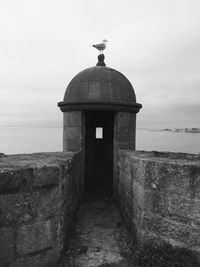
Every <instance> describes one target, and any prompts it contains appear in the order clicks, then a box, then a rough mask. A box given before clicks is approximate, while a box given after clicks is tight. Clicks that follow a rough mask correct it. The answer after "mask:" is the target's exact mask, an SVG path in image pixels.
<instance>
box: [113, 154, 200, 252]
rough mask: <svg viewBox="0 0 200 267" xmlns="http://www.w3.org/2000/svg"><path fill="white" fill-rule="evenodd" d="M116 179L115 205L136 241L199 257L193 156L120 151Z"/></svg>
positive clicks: (196, 160) (198, 165) (197, 160)
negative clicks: (116, 201)
mask: <svg viewBox="0 0 200 267" xmlns="http://www.w3.org/2000/svg"><path fill="white" fill-rule="evenodd" d="M118 175H119V179H115V181H118V180H119V181H120V187H119V186H118V187H116V188H118V197H119V200H118V203H120V207H121V211H122V214H124V218H125V221H126V223H127V225H128V226H129V228H130V229H135V230H134V231H135V233H136V237H137V239H138V241H140V242H142V243H143V242H147V243H148V244H150V243H152V244H156V245H157V246H160V245H161V244H163V242H165V243H166V242H167V243H170V244H171V245H173V246H178V247H184V248H187V249H189V250H193V251H195V252H196V253H199V247H200V236H199V231H200V209H199V204H200V198H199V192H200V182H199V181H200V157H199V156H197V155H189V154H180V153H161V152H144V151H143V152H142V151H135V152H134V151H120V152H119V159H118ZM129 186H131V190H130V189H129ZM126 192H128V193H129V194H127V193H126ZM130 201H132V202H131V203H130ZM130 204H131V206H132V210H131V212H130ZM131 216H132V218H131Z"/></svg>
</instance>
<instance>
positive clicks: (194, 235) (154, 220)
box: [142, 212, 200, 247]
mask: <svg viewBox="0 0 200 267" xmlns="http://www.w3.org/2000/svg"><path fill="white" fill-rule="evenodd" d="M142 228H143V229H145V230H146V231H148V232H151V233H152V235H158V236H159V237H160V236H163V237H165V238H166V239H169V238H171V239H173V240H175V241H177V242H180V243H183V244H185V246H186V247H199V246H200V236H199V231H200V226H197V225H190V226H189V225H186V224H184V223H180V222H175V221H172V220H169V219H166V218H164V217H162V216H159V215H156V214H155V213H150V212H148V213H145V215H144V218H143V223H142Z"/></svg>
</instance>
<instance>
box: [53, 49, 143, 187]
mask: <svg viewBox="0 0 200 267" xmlns="http://www.w3.org/2000/svg"><path fill="white" fill-rule="evenodd" d="M104 58H105V57H104V55H103V54H100V55H99V56H98V62H97V64H96V66H94V67H90V68H87V69H85V70H83V71H81V72H79V73H78V74H77V75H76V76H75V77H74V78H73V79H72V80H71V82H70V83H69V85H68V86H67V89H66V92H65V95H64V100H63V101H62V102H59V103H58V106H59V107H60V109H61V111H62V112H63V113H64V125H63V150H64V151H81V152H83V165H84V173H85V175H86V176H87V179H89V180H90V178H88V177H92V176H94V175H95V177H96V178H95V179H96V181H97V180H98V182H97V184H101V185H103V183H104V184H106V183H107V182H106V181H108V180H109V181H110V185H111V184H112V182H111V181H112V179H113V169H114V172H115V169H116V168H115V166H116V157H117V154H118V150H119V149H132V150H134V149H135V130H136V129H135V128H136V113H137V112H138V111H139V110H140V108H141V107H142V105H141V104H138V103H136V96H135V92H134V89H133V87H132V85H131V83H130V81H129V80H128V79H127V78H126V77H125V76H124V75H123V74H122V73H120V72H119V71H117V70H114V69H112V68H109V67H107V66H106V64H105V62H104ZM98 131H100V132H101V133H102V134H101V138H98V136H97V135H98ZM99 155H101V156H99ZM113 167H114V168H113ZM98 176H99V178H98ZM102 177H104V178H102ZM106 177H107V178H106ZM108 177H110V178H108ZM91 179H92V178H91Z"/></svg>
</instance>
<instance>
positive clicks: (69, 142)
mask: <svg viewBox="0 0 200 267" xmlns="http://www.w3.org/2000/svg"><path fill="white" fill-rule="evenodd" d="M81 148H82V144H81V140H80V141H77V140H76V139H67V138H64V140H63V149H64V151H66V152H67V151H76V152H78V151H81Z"/></svg>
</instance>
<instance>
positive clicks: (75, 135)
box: [63, 126, 82, 142]
mask: <svg viewBox="0 0 200 267" xmlns="http://www.w3.org/2000/svg"><path fill="white" fill-rule="evenodd" d="M81 134H82V129H81V127H69V126H67V127H64V134H63V135H64V138H66V139H72V140H77V141H78V142H80V140H81Z"/></svg>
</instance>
